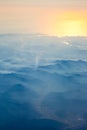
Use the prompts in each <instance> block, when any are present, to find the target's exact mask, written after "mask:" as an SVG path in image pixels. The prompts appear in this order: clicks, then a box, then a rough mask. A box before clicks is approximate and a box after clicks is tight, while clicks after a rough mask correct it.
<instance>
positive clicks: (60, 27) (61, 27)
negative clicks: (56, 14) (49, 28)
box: [53, 12, 87, 36]
mask: <svg viewBox="0 0 87 130" xmlns="http://www.w3.org/2000/svg"><path fill="white" fill-rule="evenodd" d="M53 27H54V28H53V33H54V34H55V35H57V36H87V19H86V18H85V17H84V16H82V14H78V13H75V12H74V13H65V14H64V15H62V16H61V17H60V19H56V21H55V22H54V26H53Z"/></svg>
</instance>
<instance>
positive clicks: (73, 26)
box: [61, 20, 84, 36]
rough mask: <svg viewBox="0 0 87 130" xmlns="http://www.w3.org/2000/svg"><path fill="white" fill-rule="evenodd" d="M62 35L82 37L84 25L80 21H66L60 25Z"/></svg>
mask: <svg viewBox="0 0 87 130" xmlns="http://www.w3.org/2000/svg"><path fill="white" fill-rule="evenodd" d="M61 26H62V27H61V31H62V35H67V36H82V35H84V23H83V21H81V20H67V21H64V22H63V23H62V25H61Z"/></svg>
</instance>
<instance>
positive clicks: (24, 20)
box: [0, 0, 87, 36]
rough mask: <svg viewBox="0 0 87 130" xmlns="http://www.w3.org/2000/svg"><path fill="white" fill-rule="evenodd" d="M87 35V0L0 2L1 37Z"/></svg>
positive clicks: (0, 0)
mask: <svg viewBox="0 0 87 130" xmlns="http://www.w3.org/2000/svg"><path fill="white" fill-rule="evenodd" d="M2 33H30V34H32V33H40V34H47V35H55V36H87V0H0V34H2Z"/></svg>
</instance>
